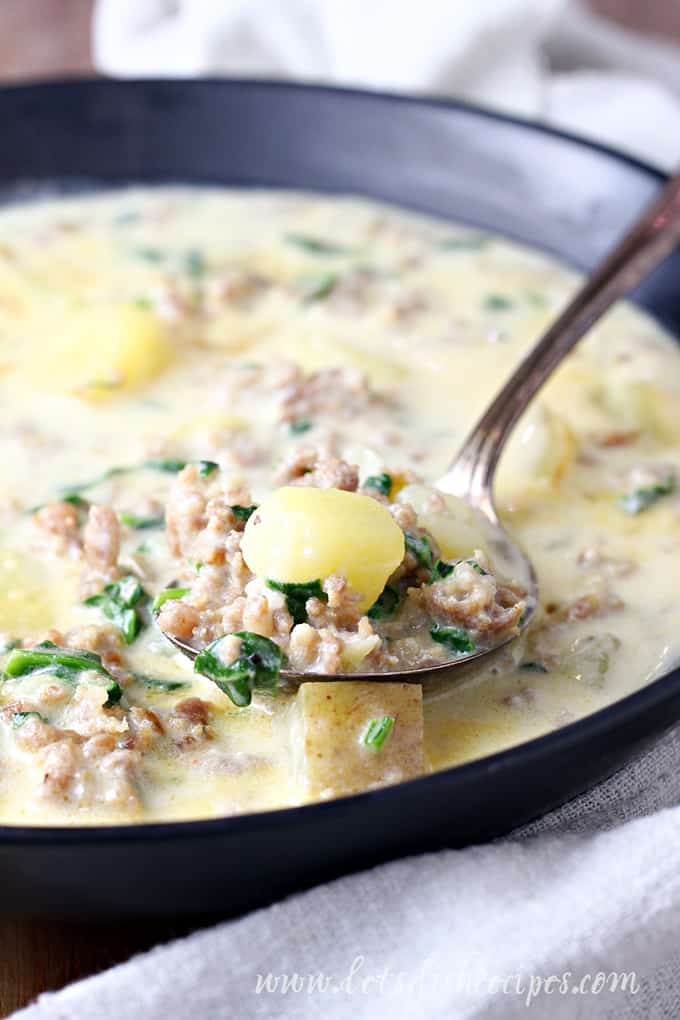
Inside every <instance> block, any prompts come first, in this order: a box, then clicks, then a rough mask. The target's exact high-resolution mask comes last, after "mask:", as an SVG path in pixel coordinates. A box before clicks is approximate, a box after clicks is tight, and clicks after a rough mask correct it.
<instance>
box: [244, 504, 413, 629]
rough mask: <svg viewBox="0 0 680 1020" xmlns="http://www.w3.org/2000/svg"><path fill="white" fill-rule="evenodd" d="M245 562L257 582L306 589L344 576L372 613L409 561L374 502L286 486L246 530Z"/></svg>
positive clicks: (392, 526)
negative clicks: (304, 586)
mask: <svg viewBox="0 0 680 1020" xmlns="http://www.w3.org/2000/svg"><path fill="white" fill-rule="evenodd" d="M241 549H242V552H243V557H244V559H245V561H246V563H247V565H248V566H249V567H250V569H251V570H252V571H253V573H254V574H257V575H258V577H262V578H266V579H269V580H274V581H282V582H286V583H293V584H301V583H303V582H305V581H314V580H317V579H319V580H322V579H324V578H326V577H328V576H329V575H330V574H343V575H344V576H345V577H346V578H347V580H348V581H349V583H350V585H351V586H352V588H354V590H355V591H356V592H359V593H360V594H361V596H362V599H361V603H360V605H361V607H362V608H363V609H368V607H369V606H372V605H373V603H374V602H375V600H376V599H377V597H378V595H380V593H381V592H382V590H383V588H384V587H385V582H386V581H387V578H388V577H389V576H390V574H391V573H392V571H393V570H395V569H396V568H397V567H398V566H399V564H400V563H401V561H402V559H403V558H404V534H403V532H402V530H401V528H400V527H399V526H398V525H397V524H396V523H395V521H394V519H393V517H392V515H391V514H390V513H389V511H388V510H386V508H385V507H384V506H383V505H382V504H381V503H378V502H377V501H376V500H375V499H372V498H371V497H370V496H364V495H362V494H361V493H357V492H344V491H341V490H340V489H316V488H312V487H309V488H306V487H303V486H300V487H297V486H292V485H291V486H286V487H284V488H282V489H277V490H276V492H273V493H272V494H271V495H270V496H268V497H267V499H265V500H264V502H262V503H261V504H260V506H259V507H258V509H257V512H256V513H254V514H253V515H252V517H251V518H250V520H249V521H248V524H247V525H246V529H245V534H244V536H243V542H242V544H241Z"/></svg>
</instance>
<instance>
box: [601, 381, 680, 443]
mask: <svg viewBox="0 0 680 1020" xmlns="http://www.w3.org/2000/svg"><path fill="white" fill-rule="evenodd" d="M601 403H602V406H603V407H604V409H605V410H606V411H607V413H608V414H609V415H611V417H612V418H613V419H614V420H615V422H616V423H617V425H620V426H621V427H622V428H624V429H632V430H639V431H640V432H647V433H650V434H651V435H652V436H655V437H656V438H658V439H672V438H675V437H677V436H678V434H680V412H678V407H677V398H674V395H673V394H671V393H668V392H666V391H665V390H664V389H663V388H662V387H661V386H659V385H656V384H655V383H654V382H650V381H649V380H645V379H631V378H625V377H621V376H620V375H618V376H617V375H616V374H614V375H612V376H611V377H610V378H608V379H607V381H606V383H605V384H604V385H603V387H602V391H601Z"/></svg>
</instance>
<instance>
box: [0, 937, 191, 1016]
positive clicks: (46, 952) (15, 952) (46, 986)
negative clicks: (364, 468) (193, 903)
mask: <svg viewBox="0 0 680 1020" xmlns="http://www.w3.org/2000/svg"><path fill="white" fill-rule="evenodd" d="M194 927H195V925H188V924H184V923H181V922H179V921H178V922H176V923H171V922H168V921H156V922H153V921H138V920H135V921H130V922H127V923H125V922H117V923H115V924H111V923H109V924H70V923H65V922H60V921H0V1017H6V1016H8V1015H9V1014H10V1013H12V1012H14V1010H16V1009H19V1008H20V1007H21V1006H25V1005H26V1004H27V1003H29V1002H30V1001H31V1000H32V999H34V998H35V997H36V996H37V995H39V994H40V993H41V992H45V991H49V990H52V989H58V988H63V987H64V985H67V984H69V983H70V982H71V981H76V980H77V979H78V978H82V977H87V976H89V975H90V974H95V973H96V972H97V971H100V970H105V969H106V968H107V967H111V966H113V964H115V963H121V962H122V961H124V960H128V959H129V958H130V957H131V956H134V955H135V954H136V953H140V952H143V951H144V950H145V949H150V948H151V947H152V946H155V945H158V944H159V943H163V942H170V941H171V940H172V939H175V938H180V937H181V936H183V935H186V934H188V933H189V931H191V930H193V928H194ZM83 1020H87V1018H86V1017H83ZM140 1020H141V1018H140Z"/></svg>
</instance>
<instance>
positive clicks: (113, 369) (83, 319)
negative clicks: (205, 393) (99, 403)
mask: <svg viewBox="0 0 680 1020" xmlns="http://www.w3.org/2000/svg"><path fill="white" fill-rule="evenodd" d="M41 350H43V351H44V353H43V354H41V358H40V359H39V361H37V362H36V363H35V364H34V365H33V367H32V370H31V374H32V378H33V380H34V381H35V382H37V383H38V385H40V386H42V387H43V388H44V389H47V390H50V391H51V392H55V393H72V394H73V395H74V396H78V397H81V398H82V399H85V400H102V399H106V398H107V397H110V396H112V395H115V394H116V393H120V392H125V391H130V390H134V389H136V388H137V387H139V386H141V385H142V384H143V383H145V382H148V381H149V380H150V379H152V378H154V376H156V375H158V374H159V372H160V371H161V370H162V369H163V368H164V367H165V366H166V364H167V363H168V361H169V359H170V354H171V349H170V346H169V343H168V341H167V339H166V337H165V335H164V333H163V330H162V328H161V325H160V322H159V320H158V318H157V317H156V315H155V314H154V313H153V312H152V311H151V310H149V309H147V308H138V307H136V306H134V305H111V304H106V305H104V304H102V305H96V306H91V307H87V308H80V309H77V310H75V311H70V312H68V313H65V315H64V317H63V319H62V321H60V322H57V323H55V324H54V326H53V330H52V331H51V334H50V339H49V342H48V343H47V344H45V345H44V347H43V348H41Z"/></svg>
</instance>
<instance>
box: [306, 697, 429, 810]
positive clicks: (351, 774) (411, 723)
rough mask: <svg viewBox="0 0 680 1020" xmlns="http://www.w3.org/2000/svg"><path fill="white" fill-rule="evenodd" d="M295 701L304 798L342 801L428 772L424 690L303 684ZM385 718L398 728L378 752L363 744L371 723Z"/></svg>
mask: <svg viewBox="0 0 680 1020" xmlns="http://www.w3.org/2000/svg"><path fill="white" fill-rule="evenodd" d="M296 701H297V705H296V709H297V719H296V722H297V724H298V725H299V728H300V733H299V734H296V736H297V737H298V739H296V740H294V742H293V745H294V748H295V754H296V757H297V761H296V764H297V769H296V775H297V778H298V783H299V785H300V787H301V791H302V793H303V795H304V796H305V797H309V798H314V799H316V798H321V799H327V798H330V797H341V796H344V795H345V794H350V793H356V792H357V791H360V790H366V789H371V788H374V787H377V786H387V785H389V784H390V783H399V782H401V781H402V780H404V779H412V778H413V777H414V776H419V775H421V774H422V773H423V772H424V771H425V753H424V747H423V698H422V688H421V687H420V685H419V684H398V683H362V682H360V681H353V680H343V681H337V682H335V683H304V684H302V686H301V687H300V690H299V691H298V694H297V699H296ZM385 716H391V717H393V718H394V726H393V729H392V731H391V733H390V735H389V737H388V738H387V739H386V740H385V742H384V744H383V745H382V747H380V748H379V749H377V750H376V749H374V748H372V747H369V746H367V745H366V744H365V743H364V738H365V735H366V731H367V728H368V725H369V723H370V722H371V720H373V719H382V718H384V717H385Z"/></svg>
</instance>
